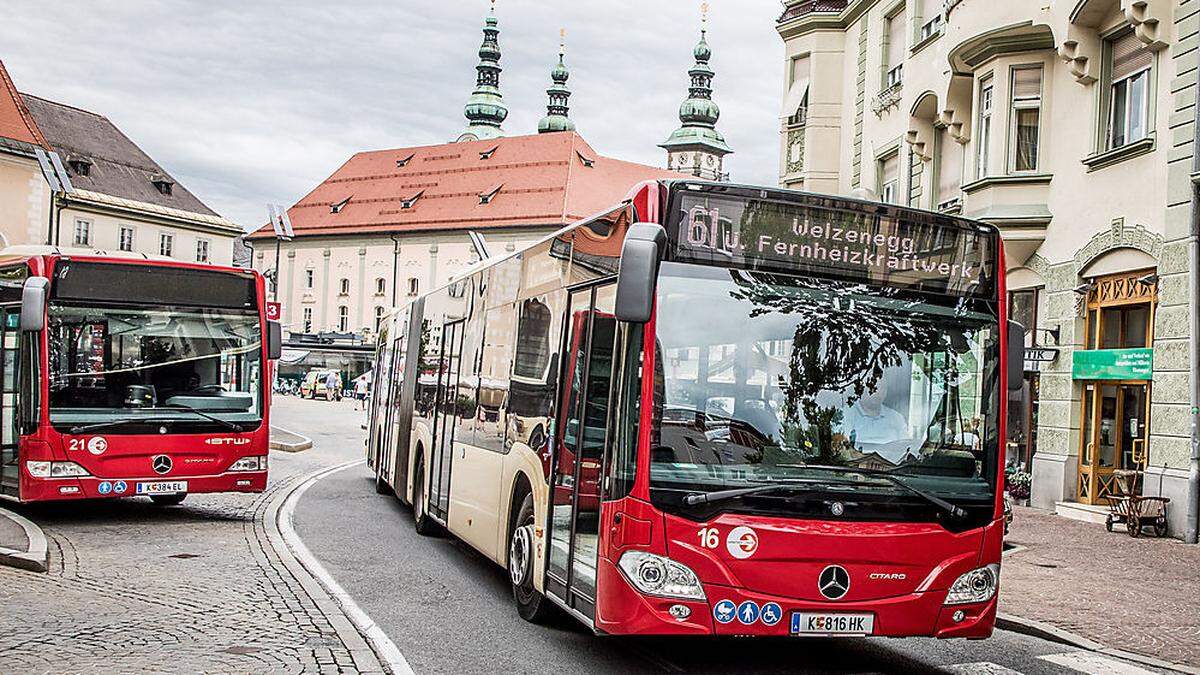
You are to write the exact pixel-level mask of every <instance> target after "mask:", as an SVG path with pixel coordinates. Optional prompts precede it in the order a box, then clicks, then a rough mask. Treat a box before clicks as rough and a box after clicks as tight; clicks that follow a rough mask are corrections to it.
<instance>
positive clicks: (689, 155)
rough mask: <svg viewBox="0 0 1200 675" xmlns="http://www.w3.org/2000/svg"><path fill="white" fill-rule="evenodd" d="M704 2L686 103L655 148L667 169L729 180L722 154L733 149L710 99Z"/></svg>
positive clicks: (705, 6) (705, 177) (711, 71)
mask: <svg viewBox="0 0 1200 675" xmlns="http://www.w3.org/2000/svg"><path fill="white" fill-rule="evenodd" d="M707 26H708V3H704V4H703V5H701V19H700V42H699V43H697V44H696V48H695V49H694V50H692V55H693V56H694V57H695V59H696V63H695V65H693V66H692V68H691V70H689V71H688V75H689V76H690V77H691V86H690V87H689V88H688V97H687V100H685V101H684V102H683V104H682V105H680V106H679V121H680V127H679V128H678V129H676V130H675V131H674V133H672V134H671V136H670V137H669V138H667V140H666V141H665V142H663V143H662V144H660V145H659V146H658V147H660V148H663V149H665V150H666V151H667V168H668V169H672V170H675V171H679V172H681V173H690V174H692V175H693V176H697V177H699V178H703V179H705V180H729V175H728V174H727V173H725V170H724V161H723V160H724V157H725V155H728V154H730V153H731V152H733V149H732V148H730V147H729V146H728V145H726V144H725V138H724V137H723V136H721V133H720V132H719V131H717V128H716V127H717V120H718V119H719V118H720V117H721V109H720V108H719V107H717V104H716V103H714V102H713V100H712V78H713V74H714V73H713V69H712V68H711V67H709V65H708V62H709V59H711V58H712V49H710V48H709V46H708V41H707V40H706V39H705V38H706V36H707V32H708V30H707Z"/></svg>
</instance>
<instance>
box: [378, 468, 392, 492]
mask: <svg viewBox="0 0 1200 675" xmlns="http://www.w3.org/2000/svg"><path fill="white" fill-rule="evenodd" d="M391 491H392V488H391V487H390V486H389V485H388V484H387V481H385V480H384V479H383V476H382V475H380V474H378V473H377V474H375V494H377V495H386V494H388V493H389V492H391Z"/></svg>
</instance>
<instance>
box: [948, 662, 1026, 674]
mask: <svg viewBox="0 0 1200 675" xmlns="http://www.w3.org/2000/svg"><path fill="white" fill-rule="evenodd" d="M938 670H941V671H945V672H947V673H962V674H963V675H968V674H970V675H974V674H975V673H981V674H982V675H1022V673H1021V671H1019V670H1013V669H1012V668H1009V667H1007V666H1002V665H1000V664H999V663H992V662H991V661H978V662H976V663H956V664H954V665H952V666H938Z"/></svg>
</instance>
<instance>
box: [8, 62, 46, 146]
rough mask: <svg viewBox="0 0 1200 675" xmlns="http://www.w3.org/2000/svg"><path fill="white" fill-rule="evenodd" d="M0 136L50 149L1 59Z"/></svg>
mask: <svg viewBox="0 0 1200 675" xmlns="http://www.w3.org/2000/svg"><path fill="white" fill-rule="evenodd" d="M0 138H7V139H9V140H14V141H20V142H21V143H29V144H30V145H40V146H42V147H43V148H46V149H47V150H49V149H50V146H49V145H48V144H47V143H46V139H45V138H43V137H42V132H41V131H40V130H39V129H38V126H37V124H36V123H35V122H34V121H33V116H32V115H30V114H29V109H28V108H26V107H25V101H23V100H21V95H20V94H18V93H17V88H16V86H14V85H13V81H12V79H11V78H10V77H9V76H8V71H7V70H6V69H5V68H4V62H3V61H0Z"/></svg>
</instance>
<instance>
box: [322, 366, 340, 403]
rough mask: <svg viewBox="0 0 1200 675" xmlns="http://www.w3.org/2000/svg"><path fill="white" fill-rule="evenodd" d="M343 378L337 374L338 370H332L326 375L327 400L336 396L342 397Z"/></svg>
mask: <svg viewBox="0 0 1200 675" xmlns="http://www.w3.org/2000/svg"><path fill="white" fill-rule="evenodd" d="M341 391H342V378H341V377H340V376H339V375H338V374H337V371H334V370H331V371H329V374H328V375H326V376H325V400H326V401H332V400H334V399H336V398H341V396H340V394H341Z"/></svg>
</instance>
